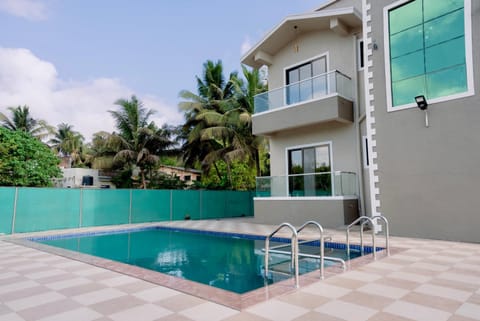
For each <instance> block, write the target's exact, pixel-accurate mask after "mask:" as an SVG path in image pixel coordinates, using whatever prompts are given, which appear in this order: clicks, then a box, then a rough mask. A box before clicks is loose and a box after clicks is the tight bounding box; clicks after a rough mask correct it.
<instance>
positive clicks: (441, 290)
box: [415, 284, 472, 302]
mask: <svg viewBox="0 0 480 321" xmlns="http://www.w3.org/2000/svg"><path fill="white" fill-rule="evenodd" d="M415 292H418V293H423V294H429V295H433V296H439V297H442V298H446V299H450V300H455V301H459V302H464V301H466V300H467V299H468V298H469V297H471V296H472V293H471V292H467V291H461V290H456V289H452V288H448V287H443V286H438V285H433V284H422V285H420V286H419V287H418V288H416V289H415Z"/></svg>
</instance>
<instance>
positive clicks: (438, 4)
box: [423, 0, 464, 21]
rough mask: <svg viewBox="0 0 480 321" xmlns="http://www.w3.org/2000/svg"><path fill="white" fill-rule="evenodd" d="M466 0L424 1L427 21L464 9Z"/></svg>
mask: <svg viewBox="0 0 480 321" xmlns="http://www.w3.org/2000/svg"><path fill="white" fill-rule="evenodd" d="M463 1H464V0H424V4H423V5H424V11H425V18H424V19H425V21H428V20H430V19H433V18H436V17H438V16H441V15H444V14H445V13H448V12H451V11H453V10H456V9H459V8H463V5H464V3H463Z"/></svg>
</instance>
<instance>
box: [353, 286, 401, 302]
mask: <svg viewBox="0 0 480 321" xmlns="http://www.w3.org/2000/svg"><path fill="white" fill-rule="evenodd" d="M357 291H358V292H365V293H369V294H376V295H379V296H383V297H386V298H389V299H400V298H401V297H403V296H404V295H405V294H407V293H408V291H407V290H405V289H402V288H397V287H392V286H388V285H382V284H378V283H369V284H366V285H364V286H362V287H360V288H358V289H357Z"/></svg>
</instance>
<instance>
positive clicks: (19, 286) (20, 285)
mask: <svg viewBox="0 0 480 321" xmlns="http://www.w3.org/2000/svg"><path fill="white" fill-rule="evenodd" d="M38 285H39V284H38V283H37V282H35V281H22V282H14V283H12V284H5V285H0V295H1V294H8V293H11V292H16V291H20V290H25V289H30V288H34V287H36V286H38Z"/></svg>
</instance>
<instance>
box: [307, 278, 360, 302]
mask: <svg viewBox="0 0 480 321" xmlns="http://www.w3.org/2000/svg"><path fill="white" fill-rule="evenodd" d="M300 291H301V292H305V293H310V294H315V295H319V296H323V297H326V298H331V299H336V298H340V297H342V296H344V295H346V294H348V293H350V292H352V290H350V289H346V288H343V287H339V286H335V285H330V284H326V283H323V282H317V283H314V284H312V285H309V286H306V287H304V288H301V289H300Z"/></svg>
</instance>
